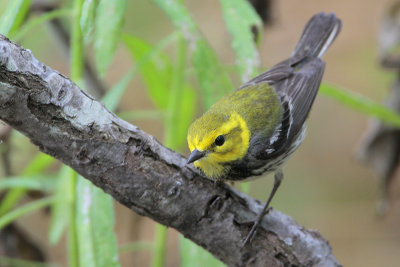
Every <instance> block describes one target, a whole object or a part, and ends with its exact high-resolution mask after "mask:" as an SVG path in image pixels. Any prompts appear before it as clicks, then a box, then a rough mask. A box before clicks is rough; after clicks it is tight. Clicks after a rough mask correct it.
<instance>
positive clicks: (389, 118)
mask: <svg viewBox="0 0 400 267" xmlns="http://www.w3.org/2000/svg"><path fill="white" fill-rule="evenodd" d="M320 92H321V93H322V94H325V95H327V96H329V97H331V98H333V99H335V100H336V101H338V102H340V103H342V104H345V105H346V106H348V107H350V108H352V109H355V110H359V111H361V112H362V113H364V114H366V115H369V116H372V117H376V118H378V119H380V120H381V121H382V122H385V123H387V124H390V125H392V126H395V127H397V128H400V115H399V114H398V113H396V112H395V111H394V110H391V109H389V108H387V107H385V106H383V105H381V104H378V103H375V102H374V101H372V100H370V99H368V98H366V97H365V96H363V95H360V94H357V93H355V92H351V91H349V90H346V89H343V88H339V87H338V86H335V85H330V84H326V83H323V84H322V85H321V87H320Z"/></svg>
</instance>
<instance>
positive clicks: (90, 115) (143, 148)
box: [0, 36, 340, 266]
mask: <svg viewBox="0 0 400 267" xmlns="http://www.w3.org/2000/svg"><path fill="white" fill-rule="evenodd" d="M0 119H1V120H3V121H5V122H7V123H8V124H9V125H11V126H12V127H13V128H15V129H17V130H18V131H20V132H21V133H23V134H24V135H26V136H27V137H28V138H30V140H31V142H32V143H34V144H35V145H37V146H38V147H39V148H40V150H41V151H43V152H44V153H47V154H49V155H51V156H53V157H55V158H57V159H59V160H60V161H62V162H63V163H65V164H67V165H69V166H71V167H72V168H73V169H74V170H76V171H77V172H78V173H80V174H81V175H82V176H84V177H85V178H87V179H88V180H90V181H91V182H92V183H93V184H95V185H96V186H98V187H100V188H102V189H103V190H104V191H105V192H106V193H108V194H110V195H112V196H113V198H114V199H116V200H117V201H119V202H120V203H122V204H123V205H125V206H127V207H128V208H130V209H132V210H133V211H135V212H137V213H138V214H141V215H143V216H147V217H150V218H152V219H153V220H155V221H157V222H159V223H161V224H164V225H166V226H168V227H173V228H175V229H176V230H178V231H179V232H180V233H182V234H183V235H184V236H185V237H186V238H188V239H190V240H192V241H194V242H195V243H197V244H198V245H200V246H202V247H203V248H205V249H206V250H208V251H210V252H211V253H212V254H213V255H214V256H215V257H217V258H218V259H220V260H221V261H223V262H225V263H226V264H227V265H229V266H340V265H339V263H338V262H337V261H336V259H335V257H334V256H333V254H332V252H331V248H330V246H329V244H328V242H327V241H326V240H325V239H324V238H323V237H322V236H321V235H320V234H319V233H318V232H317V231H312V230H307V229H304V228H303V227H302V226H300V225H298V224H297V223H296V222H295V221H294V220H293V219H292V218H290V217H289V216H287V215H284V214H282V213H281V212H279V211H276V210H272V211H271V212H270V213H269V214H268V215H267V216H266V217H265V219H264V221H263V223H262V227H261V228H260V229H259V230H258V234H257V236H256V237H255V239H254V240H253V242H252V243H250V244H248V245H247V246H246V247H244V248H242V247H241V244H242V241H243V239H244V238H245V237H246V235H247V234H248V232H249V230H250V228H251V224H249V222H251V221H252V220H254V219H255V217H256V215H257V213H258V212H259V211H260V210H261V209H262V206H263V204H262V203H260V202H258V201H256V200H254V199H252V198H250V197H248V196H246V195H244V194H242V193H240V192H237V191H235V190H234V189H233V188H231V187H229V186H227V185H222V186H217V187H214V183H213V182H212V181H210V180H207V179H206V178H203V177H202V176H201V174H199V173H198V172H197V171H196V170H194V169H193V168H192V167H190V166H186V165H185V158H184V157H183V156H182V155H180V154H177V153H175V152H174V151H171V150H169V149H167V148H165V147H163V146H162V145H161V144H160V143H159V142H158V141H157V140H156V139H155V138H154V137H152V136H150V135H149V134H147V133H145V132H143V131H142V130H140V129H139V128H138V127H136V126H133V125H131V124H129V123H127V122H125V121H123V120H121V119H119V118H118V117H117V116H116V115H114V114H113V113H111V112H110V111H108V110H107V109H106V108H105V107H104V105H103V104H102V103H100V102H98V101H96V100H95V99H93V97H91V96H90V95H88V94H86V93H85V92H83V91H81V90H80V89H79V88H78V87H77V86H76V85H75V84H74V83H72V82H71V81H70V80H69V79H68V78H67V77H65V76H63V75H62V74H60V73H58V72H57V71H54V70H52V69H50V68H49V67H47V66H46V65H44V64H43V63H41V62H40V61H38V60H37V59H35V58H34V57H33V55H32V53H31V51H29V50H26V49H23V48H22V47H20V46H18V45H16V44H14V43H12V42H11V41H9V40H8V39H7V38H5V37H4V36H0Z"/></svg>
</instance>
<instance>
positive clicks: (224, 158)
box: [187, 112, 250, 179]
mask: <svg viewBox="0 0 400 267" xmlns="http://www.w3.org/2000/svg"><path fill="white" fill-rule="evenodd" d="M249 140H250V132H249V129H248V127H247V124H246V122H245V121H244V119H243V118H242V117H241V116H240V115H239V114H238V113H236V112H232V113H230V114H220V113H212V112H211V113H206V114H204V115H203V116H202V117H201V118H199V119H197V120H196V121H195V122H193V124H192V125H191V126H190V128H189V132H188V137H187V141H188V145H189V149H190V151H191V152H192V154H193V151H195V150H197V151H196V152H194V153H201V157H200V156H199V157H196V158H199V159H197V160H195V161H194V165H195V166H196V167H197V168H200V169H201V170H202V171H203V173H204V174H205V175H206V176H207V177H208V178H211V179H223V178H224V176H225V175H226V173H227V172H228V171H229V166H228V165H227V164H226V163H229V162H232V161H235V160H239V159H241V158H243V157H244V155H246V152H247V149H248V147H249Z"/></svg>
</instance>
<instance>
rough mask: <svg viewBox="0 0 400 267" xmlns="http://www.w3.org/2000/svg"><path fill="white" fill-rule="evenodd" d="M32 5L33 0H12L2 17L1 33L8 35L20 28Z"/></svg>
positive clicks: (0, 19)
mask: <svg viewBox="0 0 400 267" xmlns="http://www.w3.org/2000/svg"><path fill="white" fill-rule="evenodd" d="M30 5H31V0H10V1H8V5H7V7H6V10H5V11H4V13H3V14H2V15H1V17H0V33H1V34H3V35H6V36H8V35H9V34H10V33H11V32H13V31H15V30H16V29H18V27H19V26H20V25H21V23H22V22H23V21H24V19H25V16H26V14H27V12H28V10H29V7H30Z"/></svg>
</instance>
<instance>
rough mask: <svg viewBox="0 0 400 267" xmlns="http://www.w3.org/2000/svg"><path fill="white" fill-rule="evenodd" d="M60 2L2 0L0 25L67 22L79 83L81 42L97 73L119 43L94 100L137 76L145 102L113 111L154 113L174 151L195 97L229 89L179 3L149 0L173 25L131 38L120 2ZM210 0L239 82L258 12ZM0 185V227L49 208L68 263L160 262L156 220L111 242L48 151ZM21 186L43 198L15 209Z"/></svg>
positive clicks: (362, 104)
mask: <svg viewBox="0 0 400 267" xmlns="http://www.w3.org/2000/svg"><path fill="white" fill-rule="evenodd" d="M3 2H4V1H3ZM65 2H66V3H64V4H62V5H60V6H59V8H57V9H55V10H52V11H49V12H47V13H44V14H42V15H41V16H39V17H27V16H26V15H27V12H28V10H29V7H30V5H31V1H26V0H25V1H23V0H15V1H14V0H9V1H7V7H6V9H5V10H4V11H3V13H2V14H1V17H0V33H2V34H4V35H7V36H9V37H10V38H12V39H13V40H14V41H19V40H22V39H23V38H24V37H25V36H26V35H27V33H28V32H29V31H31V30H32V29H33V28H35V27H39V26H41V25H42V24H44V23H46V22H48V21H49V20H51V19H54V18H60V19H64V20H65V19H67V20H65V21H64V23H65V24H67V25H69V26H70V30H69V31H70V32H69V34H70V35H71V43H70V47H71V53H70V59H71V60H70V62H71V67H70V71H71V79H72V80H73V81H74V82H76V83H77V84H79V85H80V86H81V87H82V85H83V83H82V81H83V79H84V77H83V70H84V61H83V59H84V55H85V50H86V49H88V48H90V47H94V51H95V54H94V55H95V56H94V61H95V65H96V69H97V74H98V76H99V77H104V76H105V75H106V73H107V70H108V67H109V65H110V62H111V61H112V59H113V57H114V54H115V51H116V49H117V46H118V45H119V44H120V43H123V44H124V47H125V49H126V50H127V51H129V53H130V54H131V56H132V64H133V67H132V68H131V69H130V70H129V71H127V72H126V73H125V75H124V76H123V77H122V78H121V80H120V81H119V82H117V83H116V84H115V85H114V86H112V87H111V88H110V89H109V90H108V91H107V93H106V94H105V95H104V96H103V98H102V101H103V103H104V104H105V106H106V107H107V108H108V109H110V110H111V111H116V110H117V109H118V106H119V103H120V101H121V99H122V97H123V94H124V92H125V90H126V89H127V88H128V84H129V82H130V80H131V79H132V78H133V77H134V76H135V75H140V77H141V79H142V80H143V83H144V85H145V86H146V90H147V95H148V97H149V99H150V100H151V101H152V103H153V104H154V107H155V109H154V110H128V111H123V112H121V113H120V115H121V116H122V117H124V118H132V117H134V118H145V119H149V118H151V119H158V120H160V121H162V122H163V126H164V132H165V134H164V144H165V145H166V146H168V147H170V148H172V149H175V150H181V149H183V148H184V145H185V143H186V142H185V140H186V131H187V128H188V126H189V124H190V122H191V121H192V120H193V117H194V114H195V113H196V106H197V104H201V106H202V109H205V108H208V107H210V106H211V105H212V104H213V103H214V102H215V101H216V99H218V98H220V97H221V96H223V95H225V94H226V93H228V92H231V91H232V90H233V89H234V86H233V84H232V82H231V78H230V76H229V75H228V73H227V72H226V69H225V68H224V63H223V62H221V61H220V60H219V58H218V57H217V55H216V52H215V51H214V50H213V49H212V47H211V45H210V44H209V42H208V40H207V39H206V38H205V37H204V36H203V35H202V33H201V32H200V30H199V27H198V26H197V25H196V22H195V21H194V20H193V18H192V16H191V14H190V12H189V11H188V10H187V9H186V7H185V5H184V3H182V1H178V0H154V3H155V4H156V5H157V6H158V7H159V8H160V9H161V10H162V11H163V12H164V13H165V14H166V15H167V16H168V18H169V19H170V20H171V23H172V25H174V28H175V29H174V31H173V33H172V34H171V35H169V36H167V37H165V38H164V39H162V40H161V41H159V42H158V43H156V44H151V43H149V42H147V41H146V40H144V39H143V38H141V37H140V36H134V35H132V34H128V33H122V27H123V22H124V17H125V16H127V14H126V5H127V1H126V0H115V1H107V0H92V1H83V0H71V1H69V2H68V1H65ZM219 2H220V4H221V11H222V14H221V16H223V18H224V21H225V23H226V28H227V31H229V33H230V34H231V36H232V49H233V51H234V53H235V56H236V65H235V69H236V70H237V75H238V76H239V77H240V78H241V80H242V82H245V81H247V80H248V79H249V78H251V77H252V76H254V75H256V74H257V73H258V68H259V56H258V51H257V43H258V41H259V40H260V38H261V37H260V36H259V35H260V34H261V32H262V24H261V20H260V18H259V17H258V15H257V14H256V12H255V11H254V10H253V9H252V7H251V6H250V4H249V3H248V2H247V1H246V0H220V1H219ZM2 4H3V5H4V3H2ZM136 27H140V25H137V26H136ZM169 46H173V47H174V48H175V49H176V53H175V54H174V56H171V54H170V53H166V49H167V48H168V47H169ZM190 70H192V72H190ZM191 74H192V76H194V77H191V76H190V75H191ZM193 74H194V75H193ZM82 89H84V88H82ZM321 92H322V93H323V94H325V95H327V96H329V97H331V98H333V99H335V100H337V101H338V102H341V103H343V104H345V105H347V106H349V107H350V108H352V109H355V110H358V111H361V112H362V113H364V114H366V115H368V116H374V117H377V118H379V119H381V120H382V121H384V122H385V123H388V124H391V125H394V126H396V127H400V117H399V115H398V114H396V113H395V112H393V111H392V110H389V109H387V108H385V107H383V106H382V105H380V104H377V103H375V102H373V101H371V100H369V99H367V98H365V97H363V96H360V95H357V94H354V93H352V92H351V91H347V90H343V89H341V88H339V87H337V86H335V85H327V84H323V85H322V86H321ZM55 170H56V171H55ZM0 190H1V191H6V190H7V193H6V194H5V197H4V198H3V199H2V201H1V203H0V216H1V217H0V228H2V227H4V226H5V225H7V224H9V223H11V222H12V221H14V220H16V219H17V218H18V217H20V216H23V215H25V214H27V213H30V212H33V211H35V210H37V209H40V208H43V207H46V206H49V205H50V206H51V223H50V227H49V241H50V243H51V244H56V243H58V242H60V240H61V236H62V234H63V233H64V232H65V231H67V236H68V246H67V247H68V255H69V256H68V257H69V266H119V263H118V253H121V252H126V251H129V250H138V249H147V250H152V251H153V252H154V260H153V266H163V265H164V263H165V254H166V249H167V248H166V245H165V244H166V243H165V242H166V235H167V230H166V229H165V228H164V227H158V228H157V230H156V238H155V240H156V241H155V244H147V243H145V244H143V243H141V242H135V243H130V244H128V245H125V246H123V247H121V248H120V249H119V250H118V248H117V242H116V237H115V235H114V234H113V227H114V212H113V206H112V199H111V197H110V196H109V195H106V194H105V193H104V192H102V191H101V190H99V189H98V188H96V187H94V186H93V185H92V184H90V182H88V181H86V180H85V179H84V178H83V177H79V176H78V175H77V174H76V173H75V172H74V171H73V170H71V169H70V168H69V167H67V166H62V167H60V168H58V167H56V160H55V159H53V158H51V157H50V156H47V155H44V154H42V153H39V154H37V155H36V156H35V157H33V158H32V160H31V161H30V163H29V164H28V165H27V166H26V167H25V169H24V170H23V171H21V172H20V173H19V174H17V175H16V176H10V177H6V178H4V179H2V180H0ZM30 190H40V191H42V192H43V193H44V194H45V195H47V197H45V198H42V199H39V200H36V201H33V202H31V203H28V204H25V205H23V206H19V207H18V204H19V203H20V200H21V199H22V197H23V196H25V195H26V194H27V192H29V191H30ZM180 249H181V265H182V266H201V265H205V266H221V265H222V264H221V263H220V262H219V261H217V260H216V259H214V258H213V257H212V256H211V255H210V254H209V253H208V252H205V251H204V250H203V249H202V248H200V247H198V246H197V245H194V244H192V243H191V242H190V241H188V240H186V239H184V238H180ZM7 260H8V259H7ZM194 262H196V263H197V265H194ZM28 264H29V263H28Z"/></svg>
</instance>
